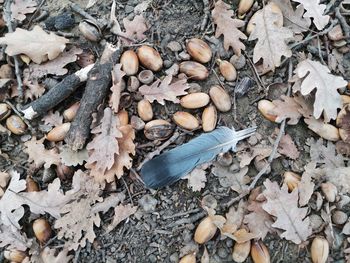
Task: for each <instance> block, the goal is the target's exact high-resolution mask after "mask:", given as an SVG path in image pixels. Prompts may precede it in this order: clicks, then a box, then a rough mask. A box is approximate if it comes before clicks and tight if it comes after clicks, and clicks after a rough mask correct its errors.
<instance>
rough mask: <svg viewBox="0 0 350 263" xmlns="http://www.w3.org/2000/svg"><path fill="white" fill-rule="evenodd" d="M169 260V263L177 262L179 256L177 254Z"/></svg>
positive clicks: (172, 255)
mask: <svg viewBox="0 0 350 263" xmlns="http://www.w3.org/2000/svg"><path fill="white" fill-rule="evenodd" d="M169 260H170V262H171V263H177V262H179V254H178V253H177V252H175V253H173V254H171V255H170V257H169Z"/></svg>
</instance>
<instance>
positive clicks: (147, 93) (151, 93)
mask: <svg viewBox="0 0 350 263" xmlns="http://www.w3.org/2000/svg"><path fill="white" fill-rule="evenodd" d="M172 78H173V77H172V76H171V75H168V76H166V77H165V78H164V79H163V80H162V81H160V80H159V79H158V80H156V81H155V82H153V84H152V85H151V86H148V85H142V86H141V87H140V88H139V91H140V92H141V94H142V95H143V96H144V97H145V99H146V100H148V101H149V102H151V103H152V102H153V101H155V100H156V101H158V102H159V103H160V104H161V105H165V100H167V101H172V102H174V103H179V102H180V100H179V99H178V98H177V96H182V95H186V94H187V92H186V91H185V90H187V89H189V88H190V86H189V85H188V84H187V79H179V80H177V81H175V82H174V83H171V81H172Z"/></svg>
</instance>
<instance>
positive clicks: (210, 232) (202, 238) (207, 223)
mask: <svg viewBox="0 0 350 263" xmlns="http://www.w3.org/2000/svg"><path fill="white" fill-rule="evenodd" d="M217 229H218V227H217V226H216V225H215V224H214V223H213V220H212V219H211V218H210V217H209V216H208V217H206V218H204V219H203V220H202V221H201V222H200V223H199V225H198V226H197V228H196V231H195V233H194V241H196V242H197V243H198V244H204V243H206V242H208V241H209V240H210V239H212V238H213V237H214V236H215V233H216V230H217Z"/></svg>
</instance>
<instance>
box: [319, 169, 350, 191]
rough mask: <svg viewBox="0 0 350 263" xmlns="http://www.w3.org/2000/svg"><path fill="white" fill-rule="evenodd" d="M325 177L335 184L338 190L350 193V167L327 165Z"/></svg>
mask: <svg viewBox="0 0 350 263" xmlns="http://www.w3.org/2000/svg"><path fill="white" fill-rule="evenodd" d="M323 170H324V171H325V173H326V176H325V178H326V179H327V180H328V181H329V182H331V183H332V184H334V185H335V186H336V187H337V189H338V191H339V192H340V193H343V194H349V193H350V167H337V168H332V167H327V166H326V167H325V168H324V169H323Z"/></svg>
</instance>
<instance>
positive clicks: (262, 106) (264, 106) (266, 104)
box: [258, 100, 277, 122]
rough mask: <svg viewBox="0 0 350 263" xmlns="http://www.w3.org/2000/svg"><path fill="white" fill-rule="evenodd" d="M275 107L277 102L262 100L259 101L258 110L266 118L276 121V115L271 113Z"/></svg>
mask: <svg viewBox="0 0 350 263" xmlns="http://www.w3.org/2000/svg"><path fill="white" fill-rule="evenodd" d="M275 107H276V106H275V104H273V103H272V102H271V101H269V100H260V101H259V102H258V110H259V111H260V113H261V114H262V115H263V116H264V118H265V119H267V120H269V121H272V122H275V121H276V119H277V116H276V115H273V114H271V113H270V112H271V111H272V110H273V109H274V108H275Z"/></svg>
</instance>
